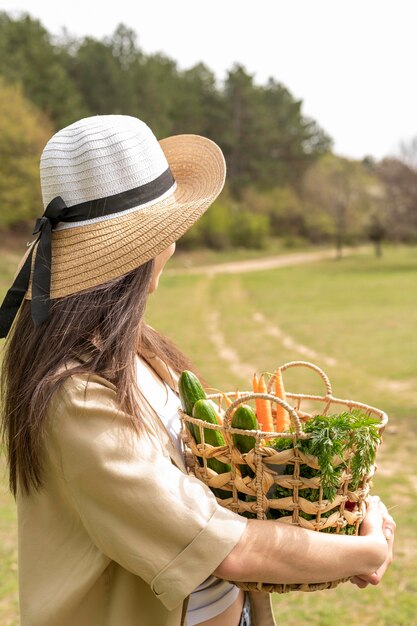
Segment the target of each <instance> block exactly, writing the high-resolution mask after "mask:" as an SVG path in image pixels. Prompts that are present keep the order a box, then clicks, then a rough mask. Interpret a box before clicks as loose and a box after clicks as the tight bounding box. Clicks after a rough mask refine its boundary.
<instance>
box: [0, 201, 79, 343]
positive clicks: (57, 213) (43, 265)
mask: <svg viewBox="0 0 417 626" xmlns="http://www.w3.org/2000/svg"><path fill="white" fill-rule="evenodd" d="M66 211H67V205H66V204H65V202H64V200H63V199H62V198H61V196H57V197H56V198H54V199H53V200H51V202H50V203H49V204H48V206H47V207H46V209H45V212H44V214H43V215H42V217H39V218H38V219H37V220H36V224H35V229H34V231H33V234H34V235H36V234H38V233H39V236H38V239H37V240H36V241H35V242H34V244H33V245H32V249H31V251H30V253H29V254H28V256H27V258H26V260H25V262H24V264H23V266H22V268H21V270H20V272H19V273H18V275H17V276H16V279H15V281H14V282H13V285H12V286H11V287H10V289H9V291H8V292H7V294H6V297H5V299H4V300H3V304H2V305H1V308H0V337H1V338H3V337H6V336H7V334H8V332H9V330H10V327H11V325H12V324H13V320H14V318H15V317H16V314H17V312H18V310H19V307H20V305H21V304H22V301H23V298H24V297H25V293H26V291H27V290H28V287H29V280H30V272H31V268H32V256H33V250H34V248H35V245H36V243H37V244H38V249H37V252H36V257H35V267H34V272H33V278H32V304H31V311H32V319H33V322H34V324H35V326H39V325H40V324H42V322H44V321H45V320H46V319H47V318H48V315H49V309H50V304H51V302H50V293H51V234H52V229H53V228H55V226H56V225H57V224H58V223H59V222H60V221H61V220H62V219H63V218H64V217H65V214H66Z"/></svg>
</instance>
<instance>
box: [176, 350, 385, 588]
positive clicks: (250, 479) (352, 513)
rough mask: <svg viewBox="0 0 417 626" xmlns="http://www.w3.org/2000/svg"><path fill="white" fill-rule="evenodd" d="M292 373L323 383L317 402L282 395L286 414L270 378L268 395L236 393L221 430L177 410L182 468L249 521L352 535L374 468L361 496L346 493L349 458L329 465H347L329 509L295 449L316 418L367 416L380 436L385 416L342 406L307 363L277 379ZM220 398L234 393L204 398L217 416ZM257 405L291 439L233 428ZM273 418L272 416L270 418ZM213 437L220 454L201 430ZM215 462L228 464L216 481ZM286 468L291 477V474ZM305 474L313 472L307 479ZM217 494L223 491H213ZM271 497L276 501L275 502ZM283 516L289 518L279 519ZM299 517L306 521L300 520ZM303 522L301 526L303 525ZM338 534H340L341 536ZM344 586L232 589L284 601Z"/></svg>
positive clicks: (309, 459)
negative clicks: (279, 413) (278, 417)
mask: <svg viewBox="0 0 417 626" xmlns="http://www.w3.org/2000/svg"><path fill="white" fill-rule="evenodd" d="M291 367H307V368H310V369H311V370H313V371H315V372H317V374H319V376H320V377H321V378H322V380H323V382H324V385H325V388H326V393H325V395H323V396H317V395H305V394H296V393H287V394H286V397H287V400H290V401H292V402H293V404H294V406H291V405H290V404H289V403H288V402H284V401H283V400H281V399H280V398H278V397H276V396H275V395H273V394H271V388H272V384H273V376H271V378H270V380H269V382H268V387H267V391H268V393H267V394H260V393H252V392H248V393H246V392H241V393H240V394H239V398H238V399H236V400H235V401H234V402H232V404H231V405H230V406H229V407H228V408H226V410H225V413H224V421H223V424H222V425H212V424H208V423H207V422H202V421H201V420H198V419H195V418H193V417H191V416H189V415H187V414H186V413H184V412H183V411H181V410H180V417H181V421H182V428H183V429H182V439H183V443H184V453H185V459H186V464H187V466H188V468H189V470H190V471H191V472H192V473H194V474H195V476H197V478H199V479H200V480H202V481H203V482H204V483H205V484H206V485H208V486H209V487H210V488H211V489H213V490H214V491H215V493H216V496H219V495H220V496H222V497H217V500H218V502H219V503H220V504H221V505H222V506H224V507H226V508H228V509H230V510H232V511H234V512H236V513H238V514H243V515H245V516H247V517H254V518H255V517H256V518H257V519H268V518H270V517H271V516H272V517H277V515H276V514H275V515H274V512H275V513H278V512H279V519H280V522H284V523H289V524H294V525H296V526H302V527H304V528H308V529H310V530H315V531H323V530H324V531H326V532H335V533H340V532H341V531H342V529H344V528H346V527H347V526H349V527H350V530H351V532H352V534H357V533H358V530H359V526H360V523H361V521H362V519H363V515H364V510H365V506H366V505H365V499H366V497H367V496H368V494H369V491H370V486H371V478H372V476H373V474H374V470H375V466H373V467H372V468H371V471H370V472H369V473H367V474H364V475H363V479H362V481H361V483H360V485H359V488H357V489H352V487H351V485H350V480H351V474H350V472H349V458H345V459H343V460H342V459H340V458H335V459H334V465H340V463H342V462H345V463H346V467H345V469H344V470H343V471H342V473H341V478H340V481H339V487H338V490H337V495H336V497H335V499H334V500H333V501H331V502H330V501H328V500H325V499H324V498H323V492H322V488H321V486H320V475H319V472H314V473H315V474H318V475H316V476H314V477H310V478H306V477H304V476H303V473H304V474H305V473H307V474H308V472H305V471H303V470H305V467H308V468H312V469H314V470H319V465H318V462H317V458H316V457H314V456H312V455H306V454H304V453H303V452H302V451H301V450H299V449H298V448H297V447H296V444H297V441H298V440H300V439H306V438H308V437H309V436H310V435H309V434H308V433H306V432H304V430H303V424H304V423H305V422H306V421H307V420H308V419H309V418H311V417H312V416H314V415H330V414H332V413H338V412H340V411H341V410H346V409H348V410H352V409H354V408H358V409H361V410H362V411H363V412H364V413H366V414H367V415H369V416H371V417H373V418H375V419H377V420H378V421H379V424H378V426H377V427H378V428H379V430H380V433H382V431H383V429H384V427H385V425H386V423H387V421H388V417H387V415H386V414H385V413H384V412H383V411H381V410H379V409H377V408H375V407H372V406H368V405H367V404H363V403H362V402H355V401H352V400H343V399H340V398H336V397H334V396H333V392H332V387H331V384H330V381H329V379H328V377H327V375H326V374H325V373H324V372H323V371H322V370H321V369H320V368H319V367H317V366H316V365H314V364H312V363H308V362H306V361H293V362H290V363H286V364H285V365H283V366H281V367H280V368H279V369H280V370H281V372H283V371H285V370H287V369H288V368H291ZM225 397H228V398H232V397H236V392H228V393H225V394H222V393H216V394H211V395H209V396H208V398H210V399H211V400H213V401H214V402H216V403H217V404H218V406H219V407H220V408H223V403H224V401H225ZM256 398H264V399H269V400H271V402H272V403H278V404H281V405H282V406H283V407H284V408H285V409H286V410H287V411H288V413H289V415H290V417H291V422H292V433H291V434H290V435H289V433H288V432H285V433H279V432H264V431H260V430H242V429H237V428H232V427H231V425H230V422H231V415H232V412H233V411H234V409H235V408H236V407H237V406H238V405H239V404H241V403H247V402H249V401H251V400H254V399H256ZM273 413H274V412H273ZM190 424H195V425H196V426H198V428H199V430H200V436H201V443H199V444H198V443H196V441H195V439H194V437H193V436H192V432H191V430H190V428H189V425H190ZM207 428H210V429H214V430H218V431H220V432H221V433H222V434H223V436H224V439H225V441H226V445H225V446H223V447H217V448H216V447H213V446H211V445H210V444H207V443H205V440H204V429H207ZM233 434H238V435H249V436H252V437H254V438H255V441H256V444H255V446H254V448H253V449H252V450H251V451H250V452H248V453H246V454H242V453H241V452H239V450H238V449H237V448H236V446H235V445H234V443H233V439H232V435H233ZM289 436H290V437H292V438H293V441H294V445H293V447H292V448H290V449H286V450H282V451H277V450H276V449H274V448H273V447H271V446H270V445H268V444H269V443H270V444H271V445H272V442H273V440H276V439H277V438H286V439H288V437H289ZM211 458H216V459H218V460H219V461H222V462H223V463H228V464H229V465H230V467H231V469H230V472H227V473H224V474H217V473H216V472H215V471H213V470H212V469H211V468H210V467H208V465H207V460H208V459H211ZM242 465H246V466H248V467H249V468H250V469H251V470H252V471H251V472H250V475H248V476H245V477H242V474H241V471H240V469H239V467H238V466H242ZM289 468H290V469H291V470H292V471H289ZM310 474H311V472H310ZM275 486H278V487H282V488H284V489H285V490H287V491H286V493H289V494H290V495H289V496H287V497H284V498H280V497H278V498H277V497H276V493H275V495H274V487H275ZM304 489H309V493H310V499H306V498H303V490H304ZM219 490H221V491H219ZM311 490H316V491H317V498H316V499H315V500H314V501H311V493H312V491H311ZM273 496H274V497H273ZM283 512H288V514H287V515H286V514H284V515H282V513H283ZM303 514H304V515H303ZM306 518H307V519H306ZM342 532H343V531H342ZM346 580H347V579H344V580H338V581H331V582H325V581H324V582H322V583H313V584H288V585H284V584H269V583H267V582H259V583H258V582H257V583H254V582H248V583H242V582H237V583H236V584H237V585H238V586H239V587H242V588H243V589H245V590H258V591H267V592H275V593H285V592H287V591H317V590H321V589H330V588H333V587H336V586H337V585H338V584H339V583H341V582H345V581H346Z"/></svg>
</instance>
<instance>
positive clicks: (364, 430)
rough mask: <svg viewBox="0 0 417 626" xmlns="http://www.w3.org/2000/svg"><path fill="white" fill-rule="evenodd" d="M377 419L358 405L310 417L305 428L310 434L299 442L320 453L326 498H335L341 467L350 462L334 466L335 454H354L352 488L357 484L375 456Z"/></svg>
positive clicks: (350, 465) (350, 466)
mask: <svg viewBox="0 0 417 626" xmlns="http://www.w3.org/2000/svg"><path fill="white" fill-rule="evenodd" d="M378 423H379V422H378V421H377V420H376V419H374V418H371V417H369V416H368V415H366V414H365V413H363V412H362V411H360V410H358V409H354V410H352V411H351V412H348V411H345V412H344V413H340V414H337V415H330V416H327V415H326V416H321V415H317V416H315V417H313V418H312V419H311V420H308V421H307V423H306V425H305V428H304V430H305V432H306V433H309V434H310V435H311V438H310V439H302V440H300V441H299V442H298V444H297V445H298V447H299V448H300V450H302V451H303V452H305V453H307V454H313V455H314V456H316V457H317V460H318V463H319V466H320V475H321V486H322V488H323V495H324V497H325V498H327V499H328V500H334V498H335V496H336V492H337V487H338V484H339V479H340V476H341V473H342V470H343V469H344V468H345V467H346V466H347V461H344V462H343V463H340V465H338V466H334V464H333V458H334V457H340V458H341V459H343V458H344V455H345V454H346V453H347V454H349V455H351V458H350V460H349V468H350V471H351V472H352V480H351V486H352V489H357V488H358V486H359V483H360V482H361V480H362V479H363V476H364V475H365V474H367V473H368V472H369V471H370V469H371V466H372V464H373V462H374V460H375V453H376V448H377V445H378V443H379V441H380V437H379V431H378V428H377V425H378Z"/></svg>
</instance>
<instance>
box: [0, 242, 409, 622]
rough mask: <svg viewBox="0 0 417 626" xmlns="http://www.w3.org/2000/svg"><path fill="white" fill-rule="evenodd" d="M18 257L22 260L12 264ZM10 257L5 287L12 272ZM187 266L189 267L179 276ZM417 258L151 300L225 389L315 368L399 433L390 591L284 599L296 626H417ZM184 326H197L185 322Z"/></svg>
mask: <svg viewBox="0 0 417 626" xmlns="http://www.w3.org/2000/svg"><path fill="white" fill-rule="evenodd" d="M12 256H13V255H12ZM3 258H4V267H3V272H0V275H2V274H3V276H4V278H2V280H1V283H0V287H1V288H3V287H5V286H6V284H7V282H8V279H9V277H10V272H11V271H12V269H11V268H12V267H13V264H12V260H13V259H12V257H11V256H10V255H9V256H8V255H6V256H5V257H3ZM177 267H178V266H177ZM416 285H417V249H413V248H398V249H395V248H392V249H389V250H387V251H386V253H385V256H384V257H383V258H382V259H376V258H374V257H373V256H371V255H370V254H368V255H365V254H363V255H358V256H355V257H352V258H345V259H343V260H342V261H326V262H315V263H311V264H309V265H305V266H298V267H286V268H280V269H274V270H268V271H258V272H253V273H245V274H234V275H219V276H214V277H213V276H211V277H210V276H208V275H201V276H196V275H192V276H191V275H186V274H184V275H172V276H170V275H169V274H168V273H167V274H166V275H165V276H164V277H163V278H162V280H161V283H160V288H159V290H158V292H157V293H156V294H155V295H153V296H152V297H151V298H150V301H149V306H148V313H147V317H148V321H149V322H150V323H151V324H152V325H153V326H155V327H157V328H158V329H159V330H161V331H163V332H165V333H166V334H167V335H169V336H170V337H172V338H173V339H174V340H175V341H176V342H177V343H178V345H179V346H180V347H181V348H182V349H183V350H184V351H185V352H186V353H187V354H188V355H189V356H190V357H192V359H193V360H194V362H195V364H196V366H197V368H198V370H199V371H200V373H201V374H202V375H203V376H204V378H205V379H206V380H207V381H208V382H209V383H210V384H211V385H212V386H213V387H218V388H220V389H222V390H230V389H234V388H235V387H236V386H238V387H239V388H240V389H247V388H249V380H250V374H251V373H252V372H253V371H254V369H256V370H258V371H271V370H273V369H274V368H275V367H277V366H278V365H281V364H283V363H285V362H288V361H292V360H299V359H302V360H309V361H314V362H315V363H316V364H317V365H319V366H320V367H322V368H323V369H324V370H325V371H326V372H327V374H328V375H329V377H330V379H331V381H332V383H333V388H334V392H335V395H339V396H340V397H349V398H351V399H355V400H361V401H363V402H366V403H368V404H373V405H374V406H378V407H380V408H382V409H384V410H385V411H386V412H387V413H388V415H389V417H390V423H389V427H388V428H387V431H386V434H385V435H384V442H383V446H382V447H381V449H380V451H379V454H378V466H379V469H378V471H377V475H376V478H375V481H374V493H378V494H380V495H381V496H382V497H383V499H384V500H385V501H386V503H387V505H388V507H392V513H393V515H395V518H396V521H397V524H398V530H397V537H396V559H395V563H394V564H393V566H392V567H391V569H390V570H389V572H388V573H387V575H386V577H385V579H384V581H383V583H382V584H381V586H380V587H377V588H371V589H366V590H363V591H360V590H358V589H357V588H356V587H353V586H352V585H350V584H345V585H341V586H339V587H338V588H337V589H336V590H333V591H324V592H316V593H312V594H301V593H290V594H286V595H275V596H274V607H275V611H276V616H277V621H278V623H280V624H284V623H285V624H286V625H287V626H296V625H297V626H307V624H309V625H311V624H315V625H318V626H327V625H329V626H330V625H332V626H333V625H334V624H337V623H339V622H341V623H350V624H352V625H353V626H359V625H369V626H413V625H414V624H417V618H416V615H417V569H416V566H415V563H416V558H417V533H416V530H415V529H416V528H417V506H416V505H417V488H416V484H417V425H416V414H417V345H416V344H417V341H416V328H417V289H416ZM184 321H186V323H185V324H184ZM285 376H286V386H287V388H289V389H290V390H291V391H304V392H310V391H311V392H313V393H314V392H318V391H320V390H321V389H322V382H321V380H320V379H318V378H317V376H316V375H315V374H314V373H312V372H310V371H307V370H306V371H302V370H299V371H296V370H290V371H289V372H288V375H287V373H286V374H285ZM0 559H1V562H0V623H1V624H2V626H12V625H13V626H15V625H17V624H18V618H17V601H16V575H17V566H16V533H15V511H14V505H13V502H12V500H11V498H10V496H9V495H8V494H7V489H6V485H5V482H4V481H3V483H2V486H1V488H0Z"/></svg>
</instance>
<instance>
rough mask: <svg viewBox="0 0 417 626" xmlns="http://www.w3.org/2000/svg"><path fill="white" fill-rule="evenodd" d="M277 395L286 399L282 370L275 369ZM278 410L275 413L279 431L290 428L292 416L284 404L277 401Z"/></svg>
mask: <svg viewBox="0 0 417 626" xmlns="http://www.w3.org/2000/svg"><path fill="white" fill-rule="evenodd" d="M274 379H275V395H276V396H277V398H281V400H286V397H285V388H284V382H283V380H282V374H281V370H280V369H277V370H275V374H274ZM276 407H277V411H276V415H275V426H276V429H277V431H278V432H279V433H281V432H284V431H286V430H289V429H290V416H289V414H288V411H287V410H286V409H284V407H283V406H281V405H280V404H278V403H277V405H276Z"/></svg>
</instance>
